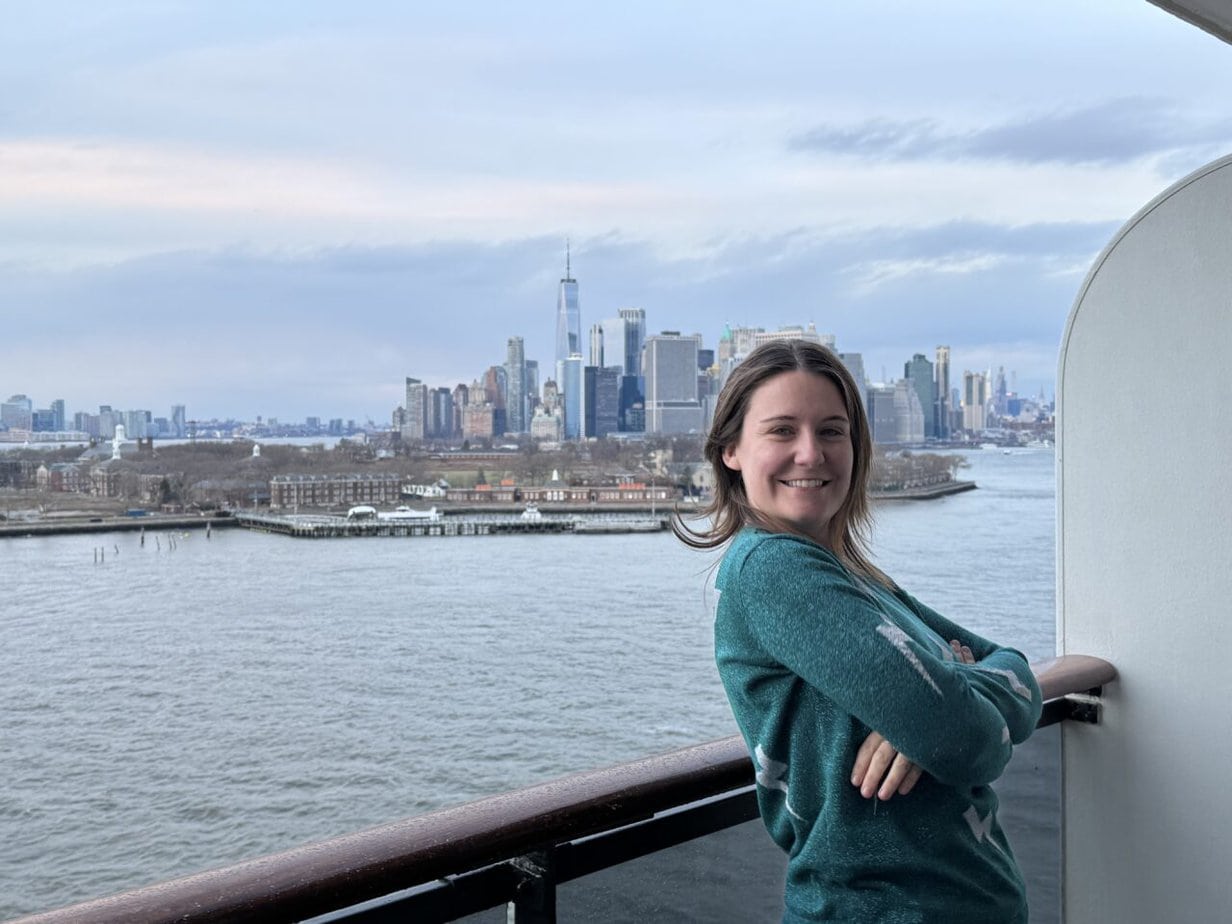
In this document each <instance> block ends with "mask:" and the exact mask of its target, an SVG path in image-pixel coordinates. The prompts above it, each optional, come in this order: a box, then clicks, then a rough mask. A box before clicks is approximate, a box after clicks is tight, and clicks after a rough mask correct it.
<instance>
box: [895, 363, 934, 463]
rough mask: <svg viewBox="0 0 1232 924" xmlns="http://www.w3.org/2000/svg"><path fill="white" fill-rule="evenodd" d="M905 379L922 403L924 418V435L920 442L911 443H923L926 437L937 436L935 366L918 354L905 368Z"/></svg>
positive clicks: (921, 408)
mask: <svg viewBox="0 0 1232 924" xmlns="http://www.w3.org/2000/svg"><path fill="white" fill-rule="evenodd" d="M903 377H904V379H906V381H907V382H908V383H910V385H911V387H912V388H913V389H914V390H915V394H916V398H917V399H918V401H919V403H920V410H921V412H922V414H923V416H924V433H923V434H922V435H921V437H920V439H919V440H912V441H911V442H919V441H922V440H923V439H924V437H925V436H927V437H934V436H936V435H937V418H936V414H937V393H936V390H937V383H936V379H935V378H934V375H933V364H932V363H931V362H929V361H928V357H927V356H925V355H924V354H923V353H916V354H915V355H914V356H912V357H911V359H910V361H908V362H907V363H906V364H905V365H904V366H903Z"/></svg>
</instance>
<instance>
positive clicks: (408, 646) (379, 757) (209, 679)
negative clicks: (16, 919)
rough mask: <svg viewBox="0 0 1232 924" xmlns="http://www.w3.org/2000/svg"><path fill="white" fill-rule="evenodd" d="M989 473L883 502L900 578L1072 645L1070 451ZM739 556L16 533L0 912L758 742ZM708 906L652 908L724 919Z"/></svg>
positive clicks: (920, 593)
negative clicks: (1063, 502) (1058, 635)
mask: <svg viewBox="0 0 1232 924" xmlns="http://www.w3.org/2000/svg"><path fill="white" fill-rule="evenodd" d="M968 458H969V459H970V463H971V465H970V468H968V469H966V470H964V471H963V472H962V473H961V476H960V477H963V478H970V479H973V480H975V481H976V482H977V483H978V485H979V489H978V490H976V491H969V492H965V493H962V494H958V495H954V496H951V497H946V498H941V499H938V500H933V501H917V502H898V503H884V504H880V505H878V506H877V508H876V515H877V520H878V525H877V531H876V535H875V542H874V546H875V552H876V557H877V561H878V562H879V563H880V564H881V565H882V566H883V567H884V568H885V569H886V571H887V572H888V573H890V574H891V575H892V576H894V577H895V579H897V580H898V581H899V582H900V583H901V584H902V585H903V586H904V587H905V588H906V589H908V590H909V591H911V592H912V593H914V594H915V595H916V596H917V597H919V598H920V599H921V600H923V601H924V602H926V603H928V604H929V605H931V606H933V607H934V608H935V609H938V610H940V611H941V612H943V613H945V614H947V615H949V616H951V617H952V618H954V619H956V620H957V621H959V622H962V623H964V624H965V625H968V626H970V627H971V628H972V629H974V630H976V631H978V632H981V633H982V634H985V635H988V636H990V637H991V638H993V639H995V640H997V641H999V642H1001V643H1003V644H1008V645H1012V646H1014V647H1017V648H1019V649H1020V650H1022V651H1023V652H1024V653H1026V654H1027V655H1028V657H1030V658H1031V659H1033V660H1038V659H1043V658H1046V657H1050V656H1051V655H1052V654H1053V635H1054V624H1053V620H1054V614H1053V596H1054V579H1053V573H1054V548H1055V546H1054V539H1053V529H1054V481H1053V477H1054V476H1053V457H1052V453H1051V452H1050V451H1047V450H1015V451H1013V452H1012V453H1009V454H1005V453H1002V452H1001V451H999V450H997V451H993V450H984V451H976V452H972V453H970V454H969V456H968ZM715 562H716V559H715V557H714V556H708V555H705V554H700V553H697V552H693V551H690V550H689V549H687V548H685V547H683V546H682V545H681V544H680V543H678V542H677V541H676V540H675V539H674V538H673V537H672V536H671V535H670V534H668V533H651V534H629V535H594V536H584V535H567V534H566V535H530V536H488V537H472V538H462V537H457V538H447V537H441V538H431V537H428V538H416V539H404V538H392V537H391V538H360V539H337V540H325V541H314V542H308V541H306V540H297V539H293V538H289V537H285V536H277V535H266V534H260V533H253V532H248V531H244V530H238V529H226V530H215V531H213V532H212V534H211V535H210V536H209V538H207V537H206V534H205V533H204V532H202V531H196V532H193V533H178V534H170V533H166V534H159V533H156V532H151V531H147V533H146V535H145V538H144V544H143V543H142V541H141V537H140V536H139V534H137V533H110V534H101V535H100V534H92V535H70V536H51V537H41V538H39V537H35V538H12V539H4V540H0V569H2V570H0V574H2V575H3V583H4V590H3V596H2V597H0V626H2V628H3V637H4V640H5V644H4V645H3V646H0V780H2V781H3V782H2V783H0V919H3V918H8V917H11V916H14V915H18V914H22V913H28V912H33V911H38V910H44V909H48V908H51V907H55V906H59V905H62V904H66V903H69V902H72V901H78V900H82V899H86V898H91V897H96V896H101V895H104V894H109V893H112V892H116V891H120V890H122V889H126V888H132V887H135V886H138V885H143V884H147V883H151V882H157V881H160V880H163V879H166V878H170V877H173V876H177V875H183V874H186V873H190V872H194V871H198V870H201V869H206V868H210V867H214V866H219V865H224V864H228V863H232V862H235V861H238V860H241V859H244V858H248V857H253V856H257V855H261V854H265V853H269V852H273V851H277V850H281V849H285V848H288V847H291V846H295V845H299V844H303V843H306V842H310V841H314V840H320V839H323V838H327V837H332V836H335V835H339V834H343V833H347V832H350V831H354V830H358V829H361V828H364V827H368V826H371V825H375V824H380V823H383V822H388V821H392V820H395V819H398V818H402V817H405V816H408V815H414V814H418V813H421V812H425V811H428V810H431V809H434V808H438V807H441V806H445V805H450V804H455V803H458V802H462V801H465V800H469V799H473V798H476V797H479V796H484V795H489V794H492V793H496V792H501V791H505V790H508V789H512V788H516V787H520V786H524V785H528V784H531V783H536V782H541V781H544V780H547V779H551V778H554V777H557V776H560V775H563V774H566V773H570V772H573V771H578V770H584V769H591V768H595V767H599V766H605V765H610V764H613V763H617V762H621V761H626V760H632V759H636V758H639V757H643V756H646V755H649V754H653V753H658V752H662V751H666V750H671V749H674V748H678V747H683V746H685V745H689V744H694V743H697V742H701V741H705V740H708V739H712V738H716V737H720V736H725V735H729V734H733V733H734V732H735V727H734V724H733V722H732V720H731V717H730V715H729V713H728V710H727V705H726V702H725V700H724V697H723V692H722V688H721V686H720V684H719V681H718V677H717V675H716V672H715V669H714V663H713V657H712V647H711V646H712V636H711V620H712V607H713V602H714V601H713V594H712V592H711V590H710V589H709V579H710V575H711V571H712V567H713V565H714V564H715ZM1037 739H1038V740H1037ZM1056 742H1057V739H1056V735H1055V729H1051V730H1046V731H1045V732H1041V733H1040V734H1039V735H1037V738H1036V739H1032V742H1030V743H1029V744H1028V746H1027V747H1024V748H1023V749H1021V750H1020V753H1019V754H1018V755H1017V756H1016V757H1015V760H1014V762H1013V764H1012V765H1011V770H1010V771H1009V773H1008V774H1007V777H1006V779H1005V780H1003V781H1002V784H1001V785H1000V786H999V787H998V789H999V792H1000V793H1001V797H1002V802H1003V811H1002V820H1003V822H1004V824H1005V825H1006V827H1007V829H1008V830H1009V831H1010V836H1011V839H1012V842H1013V844H1014V847H1015V850H1016V852H1017V853H1018V855H1019V858H1020V861H1021V862H1022V865H1023V866H1024V869H1025V871H1026V873H1027V875H1028V879H1029V888H1030V890H1031V900H1032V906H1033V914H1032V920H1033V921H1037V922H1038V921H1045V922H1047V921H1052V920H1056V912H1055V905H1056V881H1055V880H1056V875H1057V863H1056V851H1057V838H1058V834H1057V832H1058V818H1057V811H1058V810H1057V798H1056V791H1057V786H1058V781H1057V743H1056ZM746 829H747V830H746ZM735 838H742V839H743V840H736V839H735ZM707 840H711V841H713V842H714V843H713V844H712V845H711V847H710V848H706V847H704V846H701V845H699V846H698V847H697V848H696V850H698V851H700V853H693V854H688V853H681V860H680V863H681V865H682V866H694V867H696V868H697V869H700V870H702V873H703V874H705V873H706V871H708V870H710V871H712V867H718V866H721V865H722V858H719V857H716V856H715V852H716V851H717V852H722V851H727V852H729V853H730V855H731V859H732V861H733V864H734V865H733V866H732V871H733V872H732V875H734V876H735V875H748V876H752V875H754V873H752V872H749V871H748V870H746V869H745V868H744V867H743V866H742V864H743V863H744V859H745V854H746V853H747V852H749V851H753V850H756V852H758V853H759V855H762V856H766V857H769V858H770V859H768V860H767V861H766V862H767V863H768V864H769V866H770V868H771V869H772V868H773V866H774V864H775V863H776V862H778V861H777V857H776V855H775V852H774V850H773V848H772V847H769V849H767V846H768V841H767V840H766V839H765V837H764V835H763V834H761V833H760V831H758V830H756V823H754V824H753V825H750V826H742V828H741V829H738V830H737V832H735V833H734V834H731V835H729V836H727V837H723V838H717V839H707ZM750 842H754V843H755V845H756V846H755V848H753V847H748V846H747V844H748V843H750ZM691 849H693V848H691ZM707 850H709V853H707ZM664 856H666V855H664ZM656 862H658V863H660V864H662V863H663V862H666V861H663V860H658V861H656ZM757 875H760V874H757ZM774 875H775V874H774V873H773V872H771V873H767V874H765V876H764V877H762V878H766V877H768V878H769V879H770V880H771V881H769V882H767V883H761V885H763V886H765V888H764V889H763V891H765V892H766V894H768V895H769V896H770V898H769V899H766V901H773V900H775V896H776V895H777V893H778V890H779V889H780V888H781V872H779V873H778V874H777V875H778V876H779V877H780V878H779V880H778V882H777V883H776V882H774V881H773V876H774ZM668 878H670V877H668ZM573 888H575V887H574V886H569V887H566V889H565V890H562V909H561V914H562V920H569V919H570V918H569V917H568V916H567V908H568V905H567V902H566V901H564V897H565V896H566V893H567V892H568V890H570V889H573ZM612 888H618V887H617V886H613V885H611V880H610V879H607V878H605V879H604V880H603V881H602V883H601V884H600V886H599V887H596V889H595V890H594V891H602V890H610V889H612ZM664 888H665V889H667V890H669V891H670V889H671V888H672V887H671V886H670V885H665V886H664ZM710 891H711V887H710V885H707V886H706V888H705V889H701V888H695V889H691V890H690V889H689V888H688V887H683V892H682V895H684V896H685V897H683V898H681V899H680V900H679V904H678V905H673V904H672V902H673V901H675V899H673V898H671V897H670V895H669V896H666V897H660V899H658V901H660V902H661V903H660V904H659V905H657V906H655V907H657V908H658V909H659V910H658V912H636V911H629V912H628V914H629V915H630V916H629V918H628V919H629V920H636V919H638V915H639V914H642V915H643V917H642V918H641V919H645V917H644V915H645V914H649V913H655V914H657V916H659V917H660V918H661V919H664V920H668V919H687V920H699V921H702V920H719V919H721V916H718V915H719V912H718V911H717V909H716V908H707V906H706V905H705V904H704V902H705V901H706V900H708V897H707V896H708V893H709V892H710ZM597 900H598V899H579V900H578V901H579V903H580V904H579V905H578V906H577V907H579V908H581V907H583V906H584V905H585V902H586V901H597ZM750 901H753V899H750ZM620 904H621V906H622V907H632V906H631V905H630V904H629V902H628V901H625V900H624V899H621V900H620ZM727 908H728V910H729V911H731V912H732V913H734V914H735V917H731V918H729V919H730V920H762V919H768V918H766V917H765V916H764V915H763V914H762V913H761V912H758V911H753V910H750V909H749V908H748V907H746V908H744V909H742V910H740V909H735V908H733V907H732V906H731V905H730V901H729V902H728V903H727ZM669 909H670V910H669ZM585 914H586V915H589V916H590V917H592V918H593V917H594V916H595V914H596V912H594V911H593V910H592V911H589V912H586V913H585ZM607 917H610V918H611V919H616V917H617V916H616V915H614V914H613V915H605V918H607ZM499 919H502V920H503V916H502V917H501V918H499ZM573 919H575V920H585V919H587V918H586V916H584V913H583V912H581V911H579V912H577V917H575V918H573Z"/></svg>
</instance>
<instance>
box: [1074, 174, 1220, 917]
mask: <svg viewBox="0 0 1232 924" xmlns="http://www.w3.org/2000/svg"><path fill="white" fill-rule="evenodd" d="M1059 407H1060V410H1059V415H1060V416H1059V421H1058V429H1057V436H1058V442H1057V472H1058V476H1057V477H1058V485H1057V499H1058V542H1057V545H1058V568H1057V582H1058V587H1057V590H1058V593H1057V607H1058V612H1057V639H1058V642H1057V645H1058V649H1059V651H1060V653H1076V654H1091V655H1096V656H1098V657H1102V658H1106V659H1107V660H1109V661H1111V662H1112V663H1113V664H1115V665H1116V667H1117V669H1118V670H1119V672H1120V678H1119V679H1118V680H1117V682H1115V683H1113V684H1111V685H1110V686H1108V687H1107V688H1106V689H1105V697H1104V703H1105V706H1104V714H1103V724H1101V725H1098V726H1084V725H1078V724H1076V723H1065V725H1064V730H1063V733H1062V734H1063V739H1062V740H1063V754H1064V756H1063V774H1064V777H1063V779H1064V784H1063V785H1064V796H1063V806H1064V821H1063V849H1064V861H1063V862H1064V882H1063V889H1064V900H1063V903H1064V919H1065V921H1066V922H1068V924H1090V922H1116V924H1124V922H1138V921H1142V922H1156V921H1226V920H1232V917H1230V916H1232V645H1230V644H1229V643H1230V641H1232V158H1224V159H1222V160H1219V161H1216V162H1215V163H1213V164H1211V165H1209V166H1207V167H1205V168H1203V169H1202V170H1200V171H1198V172H1196V173H1194V174H1193V175H1191V176H1190V177H1188V178H1186V179H1185V180H1183V181H1181V182H1180V183H1177V184H1176V185H1175V186H1173V187H1172V188H1170V189H1169V190H1167V191H1166V192H1165V193H1163V194H1162V195H1160V196H1159V197H1158V198H1157V199H1156V200H1155V201H1153V202H1152V203H1150V205H1148V206H1147V207H1146V208H1144V209H1143V210H1142V211H1141V212H1140V213H1139V214H1138V215H1137V216H1136V217H1135V218H1134V219H1133V220H1132V221H1130V222H1129V223H1128V224H1127V225H1126V226H1125V228H1123V229H1122V230H1121V232H1120V233H1119V234H1118V235H1117V237H1116V238H1114V239H1113V242H1112V243H1111V244H1110V245H1109V246H1108V248H1107V249H1106V250H1105V251H1104V253H1103V254H1102V255H1101V256H1100V258H1099V259H1098V260H1097V261H1096V263H1095V266H1094V268H1093V269H1092V270H1091V273H1090V274H1089V276H1088V277H1087V280H1086V282H1085V284H1084V286H1083V289H1082V291H1081V292H1080V294H1079V296H1078V299H1077V301H1076V303H1075V306H1074V309H1073V311H1072V312H1071V314H1070V319H1069V324H1068V327H1067V330H1066V334H1065V339H1064V342H1063V344H1062V349H1061V359H1060V377H1059Z"/></svg>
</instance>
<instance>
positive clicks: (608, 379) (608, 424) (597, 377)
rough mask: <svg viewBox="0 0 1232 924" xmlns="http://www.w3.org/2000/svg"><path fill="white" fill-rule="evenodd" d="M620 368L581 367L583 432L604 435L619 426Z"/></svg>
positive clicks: (597, 435)
mask: <svg viewBox="0 0 1232 924" xmlns="http://www.w3.org/2000/svg"><path fill="white" fill-rule="evenodd" d="M621 378H622V376H621V374H620V369H619V368H618V367H615V366H607V367H599V366H586V367H584V368H583V370H582V396H583V397H582V401H583V405H584V410H583V431H584V432H583V435H584V436H586V437H587V438H590V437H598V438H600V439H601V438H603V437H605V436H607V435H608V434H610V433H616V432H618V431H619V429H620V379H621Z"/></svg>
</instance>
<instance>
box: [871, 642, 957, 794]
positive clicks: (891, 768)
mask: <svg viewBox="0 0 1232 924" xmlns="http://www.w3.org/2000/svg"><path fill="white" fill-rule="evenodd" d="M950 648H951V649H952V650H953V652H954V657H955V658H956V659H958V660H959V661H961V662H962V663H963V664H974V663H975V655H973V654H972V653H971V649H970V648H968V647H967V646H966V645H964V644H963V643H962V642H960V641H959V640H958V639H953V640H951V642H950ZM923 773H924V771H923V769H922V768H920V767H919V766H917V765H916V764H914V763H912V762H911V761H910V760H908V759H907V758H906V757H904V756H903V755H902V754H900V753H899V752H898V751H897V750H896V749H895V748H894V745H892V744H890V742H888V741H886V740H885V738H883V737H882V736H881V733H880V732H872V733H871V734H870V735H869V736H868V737H867V738H865V739H864V743H863V744H861V745H860V750H859V751H857V752H856V763H855V766H854V767H852V770H851V785H852V786H858V787H860V795H862V796H863V797H864V798H865V799H871V798H872V797H873V796H874V795H876V796H877V798H878V799H880V800H881V801H883V802H884V801H886V800H887V799H890V798H892V797H893V796H894V795H895V794H897V795H900V796H905V795H907V793H909V792H911V790H912V789H914V788H915V784H916V783H918V782H919V780H920V777H921V776H922V775H923Z"/></svg>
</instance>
